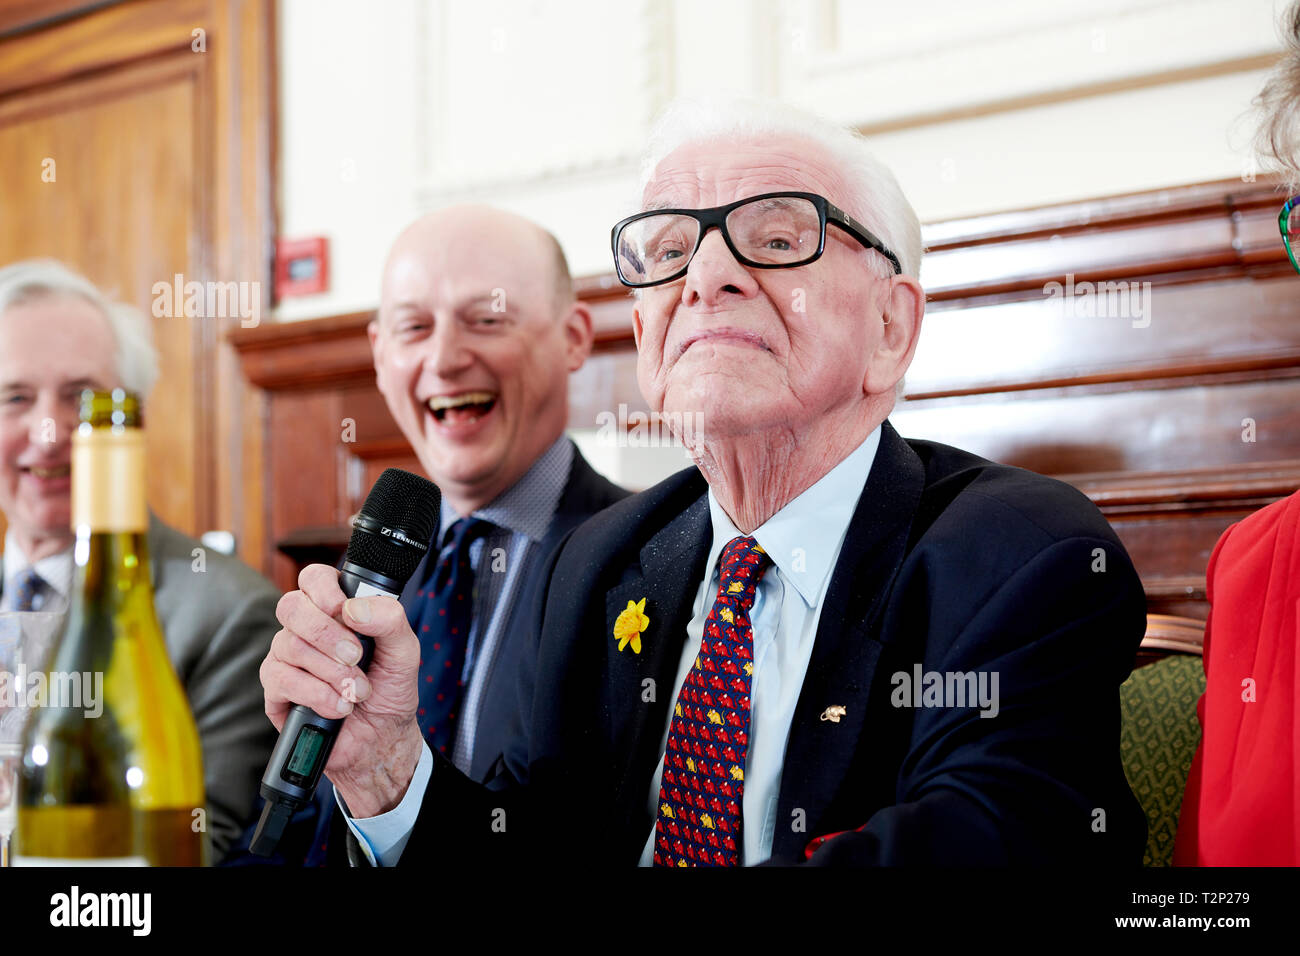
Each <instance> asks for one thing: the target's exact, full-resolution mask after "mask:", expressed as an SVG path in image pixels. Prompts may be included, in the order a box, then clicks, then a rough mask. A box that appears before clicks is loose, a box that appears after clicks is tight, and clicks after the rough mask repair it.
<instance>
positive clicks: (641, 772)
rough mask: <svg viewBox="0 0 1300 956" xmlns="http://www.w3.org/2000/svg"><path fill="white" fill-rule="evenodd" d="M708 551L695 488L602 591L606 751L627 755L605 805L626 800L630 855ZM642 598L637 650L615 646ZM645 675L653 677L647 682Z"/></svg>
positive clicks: (640, 832)
mask: <svg viewBox="0 0 1300 956" xmlns="http://www.w3.org/2000/svg"><path fill="white" fill-rule="evenodd" d="M708 551H709V504H708V497H707V496H703V495H702V496H701V497H699V498H698V499H697V500H696V501H695V503H694V504H692V505H691V506H690V507H689V508H687V509H686V510H685V511H684V512H682V513H681V514H679V515H678V516H677V517H676V518H674V519H673V520H672V521H671V522H669V523H668V525H666V526H665V527H664V528H663V530H662V531H660V532H659V533H658V534H656V535H655V536H654V537H652V538H651V539H650V540H649V541H648V542H646V544H645V546H644V547H643V548H642V549H641V552H640V565H639V567H637V568H634V569H631V570H629V571H628V572H627V574H626V576H625V578H624V580H623V581H622V582H621V583H619V584H618V585H616V586H615V587H613V588H611V589H610V590H609V591H608V592H607V593H606V595H605V635H604V637H605V644H606V648H607V659H608V668H609V671H608V674H609V680H608V688H607V694H608V696H607V698H606V700H607V709H606V712H607V713H608V715H609V720H610V722H611V724H612V725H613V726H612V728H611V729H612V733H611V740H612V742H613V748H614V749H613V752H614V753H618V754H627V755H628V758H627V762H626V764H625V765H624V766H623V768H622V772H621V773H620V774H619V783H618V790H617V794H616V796H615V799H614V804H613V805H614V806H619V807H626V808H627V821H628V824H629V829H628V831H627V832H628V834H629V839H631V838H632V837H633V836H635V837H636V840H637V841H639V842H638V843H637V846H636V847H635V852H636V854H638V855H639V854H640V851H641V846H640V843H641V842H644V840H645V836H646V833H647V832H648V831H647V830H646V829H645V827H644V826H642V823H644V822H645V821H644V819H643V817H644V812H645V807H646V804H647V800H648V797H649V792H650V791H649V788H650V778H651V776H652V775H653V774H654V769H655V765H656V763H657V762H658V759H659V741H660V738H661V737H662V736H663V730H664V728H665V727H667V726H668V708H669V707H670V706H672V703H673V702H672V695H673V689H674V684H675V683H676V679H677V668H678V665H679V664H680V662H681V656H682V647H683V645H684V644H685V642H686V625H687V624H688V623H690V619H691V612H692V610H693V605H694V599H695V595H696V592H697V589H698V588H699V583H700V580H701V578H702V577H703V575H704V574H705V570H706V569H705V568H704V561H705V559H706V558H707V556H708ZM642 598H644V599H645V611H644V613H645V615H646V616H647V617H648V618H649V619H650V623H649V625H648V626H647V627H646V629H645V632H644V633H643V634H642V635H641V653H640V654H637V653H634V652H633V649H632V646H631V644H629V645H628V646H627V647H626V648H625V649H624V650H622V651H619V649H618V642H616V641H615V640H614V623H615V622H616V621H617V620H618V616H619V615H620V614H621V613H623V611H625V610H626V609H627V605H628V602H629V601H631V602H633V603H634V604H635V603H639V602H640V601H641V599H642ZM647 680H651V681H653V682H654V683H653V684H652V685H650V684H647V683H646V681H647ZM651 688H653V695H651V692H650V690H651ZM651 696H652V697H653V699H649V700H648V699H647V698H648V697H651Z"/></svg>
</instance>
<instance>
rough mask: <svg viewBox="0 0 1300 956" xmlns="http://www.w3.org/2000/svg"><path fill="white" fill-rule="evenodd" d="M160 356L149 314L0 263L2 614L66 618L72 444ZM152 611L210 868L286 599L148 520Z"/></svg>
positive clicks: (230, 826) (247, 780) (76, 278)
mask: <svg viewBox="0 0 1300 956" xmlns="http://www.w3.org/2000/svg"><path fill="white" fill-rule="evenodd" d="M157 377H158V357H157V354H156V353H155V350H154V347H153V340H152V334H151V330H150V328H149V320H148V318H146V317H145V316H144V314H143V313H141V312H139V311H138V310H135V309H132V308H130V307H128V306H125V305H121V304H118V303H114V302H112V301H110V300H109V299H108V298H107V297H106V296H105V295H104V294H103V293H102V292H100V291H99V290H98V289H97V288H96V287H95V286H94V285H93V284H92V283H91V282H90V281H89V280H87V279H85V278H84V277H82V276H80V275H77V274H76V273H74V272H72V271H71V270H69V269H68V268H66V267H65V266H63V265H61V264H59V263H57V262H53V261H47V260H31V261H27V262H20V263H16V264H14V265H10V266H7V267H5V268H3V269H0V511H2V512H3V513H4V515H5V519H6V521H7V523H8V528H7V530H6V532H5V538H4V554H3V559H2V560H0V569H2V570H0V610H5V611H27V610H62V609H64V608H66V606H67V601H68V597H69V590H70V588H71V586H72V572H73V554H72V546H73V543H74V534H73V531H72V528H71V498H72V491H71V480H70V470H71V469H70V461H71V454H72V451H71V448H72V446H71V437H72V433H73V431H74V429H75V428H76V425H77V408H78V404H79V397H80V395H81V391H82V390H83V389H85V388H95V389H113V388H126V389H129V390H131V391H134V392H137V393H138V394H139V395H140V396H141V398H142V399H147V397H148V394H149V391H150V389H151V388H152V386H153V384H154V381H155V380H156V379H157ZM147 540H148V546H149V555H150V563H151V565H152V571H153V585H154V603H155V606H156V608H157V611H158V618H159V622H160V624H161V625H162V629H163V633H164V639H165V642H166V645H167V651H168V655H169V657H170V659H171V663H172V666H173V667H174V668H175V669H176V673H177V675H178V676H179V677H180V680H181V684H182V685H183V686H184V688H185V692H186V695H187V697H188V698H189V704H190V709H191V710H192V711H193V713H194V720H195V723H196V724H197V726H198V731H199V739H200V743H201V744H202V748H203V771H204V782H205V785H206V789H207V801H208V807H207V812H208V817H207V819H206V821H205V824H204V825H205V826H206V828H207V830H208V833H209V837H210V839H211V844H212V860H213V861H214V862H215V861H217V860H219V859H220V858H221V857H222V855H223V854H224V853H225V852H226V850H227V848H228V847H229V846H230V845H231V843H232V842H233V841H234V839H235V837H237V836H238V835H239V833H240V832H241V830H242V829H243V825H244V824H245V822H246V818H247V817H248V815H249V814H250V813H251V811H252V808H253V800H254V797H255V796H256V794H257V782H258V779H259V778H260V777H261V774H262V770H263V769H264V768H265V766H266V761H267V758H268V757H269V756H270V751H271V747H272V746H273V745H274V743H275V733H274V729H273V728H272V727H271V725H270V724H269V723H267V720H266V717H265V715H264V713H263V707H262V695H261V693H260V687H259V685H258V680H257V669H258V665H259V664H260V663H261V660H262V658H263V657H264V656H265V654H266V652H267V649H268V647H269V646H270V643H271V638H272V637H273V636H274V635H275V632H276V630H277V629H278V625H277V623H276V619H275V605H276V602H277V600H278V599H279V593H278V592H277V591H276V590H275V588H274V587H273V586H272V585H271V583H270V582H269V581H267V580H266V579H265V578H263V577H262V576H261V575H259V574H257V573H255V572H254V571H252V570H251V569H250V568H248V567H247V566H245V565H243V564H241V563H240V562H239V561H237V560H235V559H233V558H228V557H225V556H223V555H221V554H217V553H215V552H212V551H211V549H206V550H207V553H206V554H205V559H204V564H203V570H202V572H201V573H200V572H199V571H196V570H195V567H194V549H195V548H199V547H202V545H200V544H199V542H198V541H195V540H193V539H191V538H188V537H186V536H185V535H183V534H181V533H180V532H179V531H177V530H175V529H174V528H171V527H168V526H167V525H166V524H164V523H163V522H162V521H160V520H159V519H158V518H157V516H155V515H154V514H153V513H152V512H151V513H150V515H149V532H148V538H147Z"/></svg>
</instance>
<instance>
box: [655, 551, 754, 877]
mask: <svg viewBox="0 0 1300 956" xmlns="http://www.w3.org/2000/svg"><path fill="white" fill-rule="evenodd" d="M771 563H772V559H771V558H769V557H768V555H767V552H765V551H764V550H763V549H762V548H760V547H759V546H758V542H757V541H755V540H754V539H753V538H734V539H732V540H731V541H730V542H729V543H728V544H727V546H726V547H725V548H724V549H723V551H722V560H721V563H720V569H719V577H720V579H721V580H720V581H719V582H718V596H717V597H716V598H715V599H714V601H713V609H712V610H711V611H709V616H708V618H706V619H705V621H704V635H703V639H702V640H701V642H700V652H699V654H698V655H697V656H696V658H695V664H694V666H692V667H691V669H690V671H689V672H688V673H687V675H686V680H685V682H684V683H683V684H682V689H681V693H679V694H678V695H677V704H676V706H675V707H674V708H673V718H672V725H671V729H670V730H669V731H668V749H667V750H666V751H665V752H664V772H663V778H662V780H661V782H660V784H659V812H658V814H657V815H656V819H655V850H654V863H655V866H738V865H739V864H740V847H741V842H740V826H741V808H742V807H743V806H744V800H743V797H744V795H745V754H746V752H747V751H748V750H749V688H750V681H751V679H752V677H753V674H754V632H753V629H752V628H751V627H750V622H749V609H750V608H751V607H753V606H754V595H755V593H756V589H757V587H758V581H759V579H760V578H761V577H762V576H763V572H765V571H766V570H767V568H768V566H769V565H770V564H771Z"/></svg>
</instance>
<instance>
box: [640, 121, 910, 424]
mask: <svg viewBox="0 0 1300 956" xmlns="http://www.w3.org/2000/svg"><path fill="white" fill-rule="evenodd" d="M781 190H800V191H804V192H813V193H818V194H820V195H822V196H824V197H826V198H827V199H828V200H830V201H831V202H832V203H835V204H837V205H840V206H844V205H845V203H846V202H847V201H848V199H847V188H846V186H845V184H844V183H843V181H842V176H841V175H840V173H839V172H838V170H837V169H836V168H835V166H834V165H833V163H832V162H831V161H830V158H829V157H828V156H826V155H825V154H824V152H823V150H822V148H821V147H819V146H817V145H816V144H812V143H808V142H805V141H803V140H799V139H793V138H773V139H768V140H765V141H761V142H760V141H739V142H737V141H729V142H726V143H723V144H718V143H716V142H712V143H697V144H687V145H685V146H683V147H681V148H679V149H678V150H676V151H674V152H672V153H670V154H669V155H668V156H667V157H665V158H664V160H663V161H662V162H661V163H660V164H659V165H658V166H657V167H656V169H655V171H654V173H653V175H652V177H651V179H650V182H649V183H648V184H647V186H646V189H645V193H644V195H643V197H642V200H643V204H642V208H646V209H648V208H651V207H653V206H672V207H682V208H695V209H698V208H708V207H711V206H721V205H724V204H726V203H730V202H733V201H735V200H737V199H743V198H746V197H749V196H756V195H758V194H760V193H768V192H778V191H781ZM850 211H852V210H850ZM872 255H875V253H871V252H869V251H868V250H866V249H864V248H863V247H862V246H861V245H859V244H858V242H857V241H856V240H855V239H853V238H852V237H851V236H849V235H848V234H847V233H845V232H843V231H841V230H839V229H837V228H836V227H835V226H833V225H829V226H827V229H826V250H825V252H824V253H823V255H822V256H821V258H820V259H818V260H817V261H816V262H813V263H811V264H810V265H805V266H800V267H798V268H793V269H750V268H746V267H745V266H742V265H740V264H739V263H738V262H737V261H736V259H735V257H733V256H732V255H731V252H730V250H728V249H727V246H726V243H725V242H723V239H722V234H721V233H720V232H719V231H718V230H717V229H713V230H710V231H709V233H708V234H707V235H705V236H704V237H703V239H702V241H701V243H700V247H699V250H698V251H697V252H696V253H695V258H694V259H693V260H692V261H691V265H690V269H689V270H688V272H687V274H686V275H685V276H684V277H682V278H681V279H678V280H677V281H675V282H670V283H668V284H666V285H662V286H655V287H652V288H649V289H646V290H645V291H644V292H643V293H642V296H641V299H640V302H639V304H638V306H637V309H636V312H635V316H634V332H635V335H636V340H637V350H638V355H637V380H638V383H639V384H640V387H641V392H642V394H643V395H644V396H645V398H646V400H647V402H649V404H650V407H651V408H653V409H655V410H657V411H664V412H666V413H670V414H671V413H678V412H680V413H684V414H693V413H697V412H698V413H700V414H701V415H702V416H703V417H702V424H703V428H704V433H705V435H706V436H708V437H710V438H725V437H726V436H729V435H742V434H746V433H751V432H755V431H762V430H776V431H781V432H785V433H787V434H789V435H790V436H791V437H793V438H795V439H798V438H799V437H800V436H803V435H807V434H808V433H809V431H810V429H811V427H812V426H813V425H814V423H817V424H819V425H820V426H821V427H823V428H825V427H828V426H829V427H837V426H836V424H835V423H836V422H838V421H840V420H843V421H844V422H845V423H846V424H845V425H844V427H845V428H848V427H851V426H850V425H849V424H848V423H849V421H850V419H852V418H853V416H854V414H855V410H857V409H859V408H860V407H861V404H862V401H863V398H864V394H865V387H864V379H865V378H866V373H867V365H868V360H869V357H870V355H871V354H872V352H873V351H874V350H875V348H876V346H877V344H878V343H879V342H880V337H881V328H882V324H881V323H882V319H881V308H882V305H883V304H884V303H885V302H886V301H887V297H888V290H889V281H888V280H885V279H880V278H878V277H877V276H876V275H875V274H874V273H873V272H872V271H871V270H870V268H869V264H870V259H869V258H868V257H869V256H872Z"/></svg>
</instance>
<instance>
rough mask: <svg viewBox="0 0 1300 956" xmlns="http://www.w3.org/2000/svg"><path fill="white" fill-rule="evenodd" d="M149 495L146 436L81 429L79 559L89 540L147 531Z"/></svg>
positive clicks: (76, 498) (76, 466) (75, 456)
mask: <svg viewBox="0 0 1300 956" xmlns="http://www.w3.org/2000/svg"><path fill="white" fill-rule="evenodd" d="M144 489H145V455H144V432H142V431H141V430H140V429H138V428H95V429H91V428H89V427H87V426H84V425H83V426H82V427H81V428H80V429H78V431H77V433H76V434H75V435H74V436H73V438H72V527H73V530H74V531H76V533H77V541H78V553H80V543H81V541H82V540H83V538H84V537H86V536H88V535H93V534H100V533H108V534H143V533H144V532H145V531H146V530H148V527H149V511H148V508H147V507H146V506H145V494H144ZM80 563H81V562H80V561H78V564H80Z"/></svg>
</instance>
